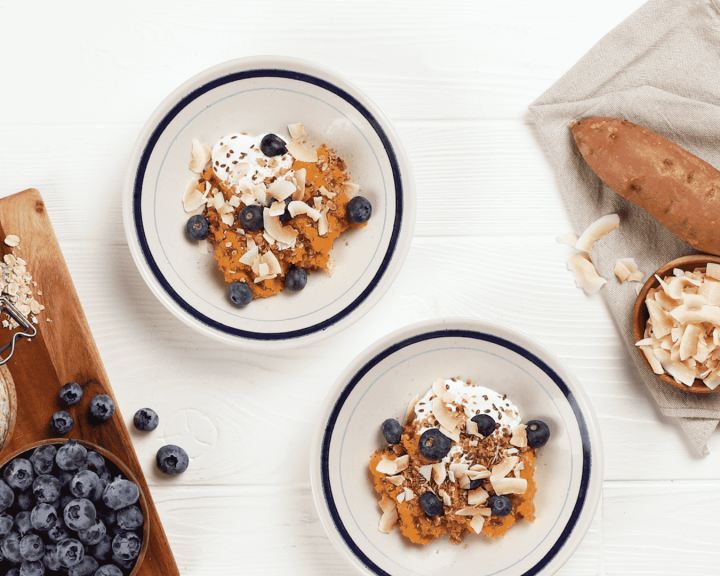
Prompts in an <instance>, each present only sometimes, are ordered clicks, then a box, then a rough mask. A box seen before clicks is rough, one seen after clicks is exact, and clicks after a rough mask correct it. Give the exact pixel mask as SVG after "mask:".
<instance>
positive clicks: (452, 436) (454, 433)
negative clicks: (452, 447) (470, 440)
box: [440, 426, 460, 442]
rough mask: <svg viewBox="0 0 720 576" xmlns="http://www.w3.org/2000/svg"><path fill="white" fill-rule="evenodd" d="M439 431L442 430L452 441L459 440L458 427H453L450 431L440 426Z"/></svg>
mask: <svg viewBox="0 0 720 576" xmlns="http://www.w3.org/2000/svg"><path fill="white" fill-rule="evenodd" d="M440 432H442V433H443V434H444V435H445V436H447V437H448V438H450V440H453V441H454V442H460V429H459V428H455V430H453V431H452V432H450V430H448V429H447V428H445V426H440Z"/></svg>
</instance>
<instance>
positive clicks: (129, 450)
mask: <svg viewBox="0 0 720 576" xmlns="http://www.w3.org/2000/svg"><path fill="white" fill-rule="evenodd" d="M8 234H15V235H17V236H19V237H20V246H19V249H18V248H15V249H14V253H15V255H16V256H19V257H21V258H23V260H25V261H26V262H27V268H28V272H29V273H30V274H32V276H33V279H34V280H35V281H36V282H37V287H36V288H34V290H35V293H36V294H37V291H40V292H41V293H42V295H41V296H36V299H37V300H38V302H40V303H41V304H43V305H44V306H45V310H44V311H43V312H41V313H40V315H39V316H38V320H39V323H38V325H37V328H38V335H37V336H36V337H35V338H33V339H32V340H27V339H21V340H20V341H19V342H18V344H17V346H16V348H15V353H14V354H13V356H12V358H11V359H10V360H9V361H8V363H7V364H6V366H7V367H8V368H9V370H10V374H11V375H12V379H13V380H14V381H15V389H16V394H17V418H16V421H15V427H14V430H13V432H12V436H11V438H10V442H9V443H8V444H6V445H5V447H4V448H3V451H2V452H0V459H2V458H4V457H5V456H6V455H8V454H10V453H11V452H14V451H16V450H19V449H21V448H23V447H24V446H26V445H28V444H31V443H33V442H37V441H38V440H44V439H46V438H53V437H54V435H53V432H52V430H51V429H50V427H49V422H50V417H51V416H52V415H53V414H54V413H55V412H57V411H58V410H60V409H65V410H67V411H68V412H70V413H71V414H72V415H73V418H74V419H75V426H74V427H73V429H72V430H71V431H70V432H69V433H68V434H67V435H66V436H65V437H66V438H78V439H82V440H86V441H88V442H93V443H95V444H99V445H100V446H102V447H103V448H105V449H107V450H109V451H110V452H112V453H113V454H115V455H116V456H117V457H118V458H119V459H120V460H122V461H123V462H124V463H125V464H126V465H127V466H128V468H130V470H131V471H132V472H133V473H134V474H135V477H136V478H137V479H138V481H139V483H140V488H141V490H142V491H143V492H144V493H145V496H146V497H147V503H148V508H149V511H150V518H149V521H150V542H149V544H148V549H147V552H146V554H145V559H144V560H143V562H142V565H141V566H140V571H139V574H141V575H145V576H155V575H156V576H171V575H173V574H179V572H178V568H177V565H176V564H175V559H174V558H173V555H172V551H171V550H170V545H169V544H168V541H167V537H166V536H165V531H164V530H163V528H162V525H161V524H160V518H159V517H158V513H157V510H156V508H155V504H154V503H153V500H152V498H151V495H150V491H149V489H148V486H147V482H146V481H145V476H144V475H143V472H142V468H141V467H140V464H139V463H138V459H137V455H136V454H135V450H134V448H133V445H132V442H131V441H130V435H129V433H128V430H127V428H126V426H125V421H124V419H123V417H122V414H121V413H120V406H118V404H117V401H115V405H116V410H115V414H114V415H113V416H112V418H110V420H108V421H107V422H104V423H102V424H99V425H95V424H92V423H90V421H89V420H88V418H87V409H88V404H89V402H90V400H91V399H92V397H93V396H95V395H96V394H107V395H108V396H110V397H111V398H112V399H113V400H115V396H114V394H113V391H112V388H111V387H110V383H109V382H108V378H107V375H106V374H105V369H104V368H103V364H102V361H101V360H100V355H99V354H98V350H97V348H96V346H95V341H94V340H93V337H92V334H91V333H90V327H89V326H88V323H87V320H86V319H85V314H84V313H83V309H82V306H81V305H80V301H79V299H78V295H77V293H76V292H75V287H74V286H73V283H72V280H71V278H70V273H69V272H68V269H67V266H66V264H65V259H64V258H63V255H62V253H61V252H60V246H59V245H58V243H57V238H56V237H55V233H54V232H53V229H52V225H51V224H50V219H49V217H48V214H47V211H46V209H45V203H44V202H43V199H42V197H41V196H40V192H38V191H37V190H34V189H30V190H25V191H24V192H20V193H18V194H14V195H13V196H9V197H7V198H3V199H0V246H2V252H3V254H5V253H8V252H10V251H11V250H13V249H10V248H8V247H7V246H5V244H4V243H2V240H3V239H4V238H5V236H6V235H8ZM48 320H50V321H48ZM9 335H10V332H9V331H8V330H6V329H0V346H1V345H3V344H5V343H6V342H8V341H9V340H10V337H9ZM4 356H5V354H3V357H4ZM67 382H77V383H78V384H80V385H81V386H82V387H83V390H84V393H83V398H82V400H81V401H80V402H79V403H78V404H76V405H74V406H71V407H70V408H66V407H64V406H63V405H61V403H60V400H59V398H58V392H59V391H60V387H61V386H62V385H63V384H65V383H67Z"/></svg>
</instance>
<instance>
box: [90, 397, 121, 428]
mask: <svg viewBox="0 0 720 576" xmlns="http://www.w3.org/2000/svg"><path fill="white" fill-rule="evenodd" d="M88 412H89V414H90V420H92V421H93V422H96V423H100V422H105V421H106V420H110V417H111V416H112V415H113V414H114V413H115V402H113V399H112V398H110V396H108V395H107V394H98V395H97V396H95V398H93V399H92V400H90V406H88Z"/></svg>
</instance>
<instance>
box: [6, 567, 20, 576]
mask: <svg viewBox="0 0 720 576" xmlns="http://www.w3.org/2000/svg"><path fill="white" fill-rule="evenodd" d="M5 576H20V568H18V567H17V566H15V567H14V568H10V570H8V571H7V572H5Z"/></svg>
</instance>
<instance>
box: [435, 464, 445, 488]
mask: <svg viewBox="0 0 720 576" xmlns="http://www.w3.org/2000/svg"><path fill="white" fill-rule="evenodd" d="M432 478H433V480H434V481H435V484H437V485H438V486H440V484H442V483H443V482H445V478H447V470H446V469H445V464H443V463H442V462H438V463H436V464H432Z"/></svg>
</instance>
